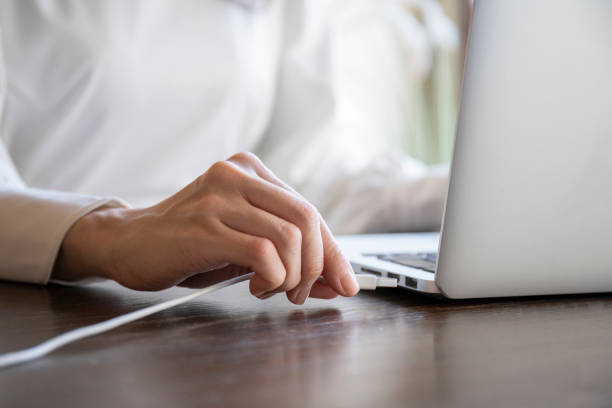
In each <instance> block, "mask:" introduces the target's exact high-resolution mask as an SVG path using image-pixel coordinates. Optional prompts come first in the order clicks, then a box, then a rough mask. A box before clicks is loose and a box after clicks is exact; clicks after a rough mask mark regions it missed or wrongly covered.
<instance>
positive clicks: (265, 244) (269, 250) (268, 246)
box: [251, 238, 276, 261]
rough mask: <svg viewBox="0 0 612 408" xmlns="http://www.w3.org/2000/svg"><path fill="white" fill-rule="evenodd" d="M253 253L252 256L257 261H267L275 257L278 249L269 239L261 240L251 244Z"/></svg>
mask: <svg viewBox="0 0 612 408" xmlns="http://www.w3.org/2000/svg"><path fill="white" fill-rule="evenodd" d="M251 251H252V254H251V256H253V258H255V259H256V260H258V261H267V260H269V259H270V257H272V256H273V255H274V252H275V251H276V247H275V246H274V244H273V243H272V241H270V240H269V239H265V238H261V239H256V240H254V241H253V243H252V244H251Z"/></svg>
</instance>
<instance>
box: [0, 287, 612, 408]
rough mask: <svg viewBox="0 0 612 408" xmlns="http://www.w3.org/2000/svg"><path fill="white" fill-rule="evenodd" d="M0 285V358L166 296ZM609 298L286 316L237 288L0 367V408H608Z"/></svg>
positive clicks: (395, 300) (344, 302) (379, 305)
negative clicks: (33, 359) (32, 359)
mask: <svg viewBox="0 0 612 408" xmlns="http://www.w3.org/2000/svg"><path fill="white" fill-rule="evenodd" d="M187 291H188V290H187V289H171V290H168V291H163V292H158V293H141V292H134V291H130V290H127V289H124V288H121V287H119V286H117V285H115V284H113V283H110V282H109V283H103V284H97V285H93V286H91V287H87V288H66V287H58V286H56V287H48V288H41V287H36V286H29V285H22V284H11V283H0V333H1V335H0V352H7V351H11V350H14V349H16V348H21V347H25V346H29V345H33V344H35V343H37V342H40V341H42V340H44V339H46V338H48V337H50V336H53V335H56V334H58V333H61V332H64V331H66V330H69V329H72V328H75V327H78V326H81V325H86V324H91V323H94V322H98V321H100V320H103V319H106V318H109V317H113V316H116V315H118V314H120V313H124V312H128V311H132V310H134V309H137V308H140V307H144V306H147V305H150V304H152V303H155V302H158V301H161V300H165V299H169V298H172V297H174V296H177V295H179V294H181V293H184V292H187ZM611 384H612V296H610V295H596V296H594V295H589V296H564V297H539V298H523V299H498V300H484V301H483V300H480V301H447V300H441V299H432V298H426V297H422V296H420V295H415V294H410V293H407V292H403V291H397V290H378V291H376V292H375V293H362V294H360V295H358V296H357V297H356V298H352V299H336V300H333V301H318V300H308V302H307V303H306V305H305V306H303V307H299V306H294V305H291V304H290V303H289V302H288V301H287V300H286V299H285V298H284V297H283V296H282V295H277V296H275V297H273V298H271V299H268V300H266V301H259V300H257V299H254V298H252V297H250V296H249V295H248V292H247V287H246V285H245V284H240V285H237V286H235V287H231V288H228V289H225V290H223V291H220V292H217V293H214V294H211V295H208V296H206V297H203V298H201V299H199V300H196V301H194V302H192V303H190V304H187V305H183V306H179V307H178V308H176V309H172V310H169V311H165V312H162V313H159V314H157V315H154V316H151V317H149V318H146V319H145V320H142V321H139V322H135V323H132V324H130V325H129V326H126V327H123V328H119V329H117V330H115V331H113V332H110V333H107V334H103V335H100V336H97V337H93V338H90V339H86V340H82V341H80V342H78V343H76V344H73V345H69V346H67V347H65V348H63V349H60V350H58V351H56V352H55V353H53V354H52V355H50V356H48V357H46V358H44V359H41V360H39V361H36V362H32V363H29V364H27V365H23V366H18V367H14V368H10V369H6V370H0V407H13V406H51V407H73V406H74V407H83V406H88V407H108V406H111V407H113V406H114V407H119V406H129V407H141V406H143V407H144V406H146V407H171V406H185V407H201V406H219V407H231V406H240V407H245V406H246V407H250V406H252V407H270V406H274V407H276V406H279V407H405V406H453V407H464V406H465V407H472V406H487V407H492V406H496V407H497V406H572V407H575V406H581V407H587V406H593V407H594V406H597V407H599V406H611V405H612V387H611Z"/></svg>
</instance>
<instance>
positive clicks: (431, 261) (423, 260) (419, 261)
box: [374, 252, 438, 272]
mask: <svg viewBox="0 0 612 408" xmlns="http://www.w3.org/2000/svg"><path fill="white" fill-rule="evenodd" d="M374 256H376V257H377V258H378V259H380V260H382V261H387V262H393V263H396V264H399V265H404V266H408V267H411V268H417V269H422V270H424V271H427V272H435V271H436V261H437V259H438V253H437V252H418V253H404V254H377V255H374Z"/></svg>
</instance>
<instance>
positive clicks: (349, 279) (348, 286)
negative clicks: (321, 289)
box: [340, 271, 359, 296]
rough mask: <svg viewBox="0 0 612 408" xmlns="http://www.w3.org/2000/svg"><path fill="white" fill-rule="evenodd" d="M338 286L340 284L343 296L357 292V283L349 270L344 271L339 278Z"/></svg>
mask: <svg viewBox="0 0 612 408" xmlns="http://www.w3.org/2000/svg"><path fill="white" fill-rule="evenodd" d="M340 286H342V290H343V291H344V293H343V295H344V296H352V295H354V294H356V293H357V292H359V284H358V283H357V279H355V275H353V272H351V271H346V272H345V273H344V276H342V278H340Z"/></svg>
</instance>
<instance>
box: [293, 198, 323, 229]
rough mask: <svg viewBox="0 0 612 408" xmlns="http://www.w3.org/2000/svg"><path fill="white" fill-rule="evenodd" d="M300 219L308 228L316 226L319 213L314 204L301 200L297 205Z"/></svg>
mask: <svg viewBox="0 0 612 408" xmlns="http://www.w3.org/2000/svg"><path fill="white" fill-rule="evenodd" d="M297 211H298V214H299V218H300V221H301V222H302V223H303V224H304V225H305V226H308V227H309V228H318V225H319V213H318V212H317V210H316V209H315V208H314V206H313V205H312V204H310V203H308V202H307V201H304V200H301V201H300V202H299V203H298V205H297Z"/></svg>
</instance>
